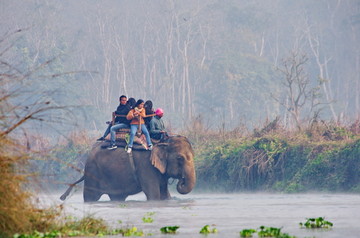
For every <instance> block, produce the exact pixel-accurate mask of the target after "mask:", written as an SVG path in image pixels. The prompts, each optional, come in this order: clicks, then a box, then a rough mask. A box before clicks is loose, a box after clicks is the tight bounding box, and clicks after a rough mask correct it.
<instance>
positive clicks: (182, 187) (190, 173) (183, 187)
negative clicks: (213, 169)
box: [176, 164, 196, 194]
mask: <svg viewBox="0 0 360 238" xmlns="http://www.w3.org/2000/svg"><path fill="white" fill-rule="evenodd" d="M195 182H196V176H195V167H194V164H191V165H190V166H188V167H187V168H186V169H184V172H183V176H182V178H181V179H179V182H178V184H177V187H176V189H177V191H178V192H179V193H180V194H187V193H190V192H191V190H193V188H194V186H195Z"/></svg>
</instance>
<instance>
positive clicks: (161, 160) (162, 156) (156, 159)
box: [150, 143, 167, 174]
mask: <svg viewBox="0 0 360 238" xmlns="http://www.w3.org/2000/svg"><path fill="white" fill-rule="evenodd" d="M166 153H167V152H166V144H164V143H162V144H161V145H156V146H154V148H153V150H152V151H151V158H150V159H151V164H152V165H154V167H155V168H157V169H158V170H159V171H160V172H161V173H162V174H164V173H165V171H166V164H167V161H166Z"/></svg>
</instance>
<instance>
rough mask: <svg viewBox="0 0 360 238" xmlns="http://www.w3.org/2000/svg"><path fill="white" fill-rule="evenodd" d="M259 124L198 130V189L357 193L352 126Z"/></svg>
mask: <svg viewBox="0 0 360 238" xmlns="http://www.w3.org/2000/svg"><path fill="white" fill-rule="evenodd" d="M264 128H267V127H264ZM264 128H263V129H262V130H255V131H254V133H252V134H251V135H246V136H245V135H238V136H237V137H232V138H231V136H228V137H227V138H225V139H224V138H219V135H218V136H217V138H216V136H206V134H207V133H204V134H202V135H201V136H199V135H197V137H200V138H201V137H203V138H204V139H203V140H202V141H206V143H202V144H200V143H198V144H197V145H196V147H197V148H196V151H197V158H196V163H197V177H198V181H197V189H199V190H211V191H213V190H218V191H226V192H235V191H276V192H309V191H326V192H329V191H331V192H333V191H334V192H356V193H360V173H359V171H360V139H359V138H360V137H359V134H358V133H357V132H358V131H357V130H355V131H354V130H351V127H340V126H334V125H333V126H329V125H326V126H325V125H324V126H322V127H320V126H318V127H316V128H312V127H309V128H308V129H306V130H304V131H297V132H287V131H284V130H282V129H281V128H280V129H279V127H276V128H275V129H273V130H265V131H264ZM260 132H262V133H260ZM200 134H201V133H200ZM232 134H233V135H235V133H232ZM189 136H191V135H189ZM223 137H224V136H223ZM205 138H206V139H205ZM209 138H211V139H209ZM200 141H201V140H200Z"/></svg>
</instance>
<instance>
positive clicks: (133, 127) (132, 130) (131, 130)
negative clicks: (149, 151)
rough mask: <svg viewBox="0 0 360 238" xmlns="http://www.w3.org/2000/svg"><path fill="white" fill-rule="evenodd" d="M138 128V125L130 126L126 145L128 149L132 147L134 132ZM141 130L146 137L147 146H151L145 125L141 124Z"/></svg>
mask: <svg viewBox="0 0 360 238" xmlns="http://www.w3.org/2000/svg"><path fill="white" fill-rule="evenodd" d="M138 126H139V125H130V140H129V144H128V147H130V148H132V146H133V143H134V137H135V134H136V131H137V129H138ZM141 130H142V132H143V133H144V135H145V137H146V142H147V144H148V145H152V143H151V139H150V134H149V131H148V130H147V129H146V126H145V124H141Z"/></svg>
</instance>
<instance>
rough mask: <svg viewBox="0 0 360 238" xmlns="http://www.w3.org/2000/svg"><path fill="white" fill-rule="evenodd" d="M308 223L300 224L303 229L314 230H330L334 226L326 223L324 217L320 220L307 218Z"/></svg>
mask: <svg viewBox="0 0 360 238" xmlns="http://www.w3.org/2000/svg"><path fill="white" fill-rule="evenodd" d="M306 219H307V220H306V222H305V223H302V222H300V223H299V225H300V226H301V227H305V228H309V229H313V228H330V227H332V226H333V223H332V222H329V221H326V220H325V218H324V217H318V218H306Z"/></svg>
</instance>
